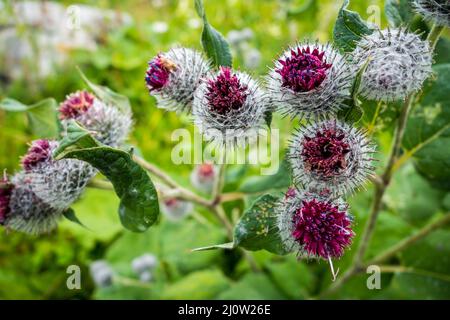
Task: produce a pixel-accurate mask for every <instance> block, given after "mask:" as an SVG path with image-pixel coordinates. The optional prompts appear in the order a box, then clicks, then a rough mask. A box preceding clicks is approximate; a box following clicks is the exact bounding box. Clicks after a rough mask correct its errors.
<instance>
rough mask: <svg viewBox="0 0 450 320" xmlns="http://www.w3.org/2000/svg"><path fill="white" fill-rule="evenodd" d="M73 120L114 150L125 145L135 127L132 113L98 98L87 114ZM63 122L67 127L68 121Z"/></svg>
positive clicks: (81, 114) (84, 113)
mask: <svg viewBox="0 0 450 320" xmlns="http://www.w3.org/2000/svg"><path fill="white" fill-rule="evenodd" d="M72 119H74V120H76V121H78V122H79V123H80V124H81V125H82V126H83V127H84V128H86V129H87V130H89V131H90V132H92V135H93V136H94V137H95V138H96V139H97V140H98V141H100V142H101V143H103V144H105V145H107V146H110V147H113V148H117V147H121V146H122V145H123V144H124V143H125V141H126V139H127V137H128V134H129V133H130V131H131V128H132V126H133V120H132V118H131V113H129V112H126V111H122V110H119V109H118V108H116V107H115V106H112V105H108V104H106V103H104V102H103V101H101V100H100V99H98V98H96V97H95V98H94V99H93V103H92V105H91V106H90V107H89V108H88V109H87V110H86V111H85V112H82V113H80V114H79V115H77V116H76V117H73V118H72ZM61 122H62V124H63V126H64V127H65V126H66V123H67V120H66V119H63V120H62V121H61Z"/></svg>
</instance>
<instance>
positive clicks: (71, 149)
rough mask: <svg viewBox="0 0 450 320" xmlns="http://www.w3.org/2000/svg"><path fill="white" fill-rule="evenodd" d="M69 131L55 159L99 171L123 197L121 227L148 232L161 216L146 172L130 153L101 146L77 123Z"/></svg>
mask: <svg viewBox="0 0 450 320" xmlns="http://www.w3.org/2000/svg"><path fill="white" fill-rule="evenodd" d="M68 129H70V130H69V133H68V135H67V136H66V137H65V138H64V139H63V140H62V141H61V145H60V147H59V148H58V149H57V150H55V151H54V157H55V158H56V159H63V158H72V159H78V160H82V161H86V162H88V163H90V164H91V165H92V166H94V167H95V168H96V169H98V170H99V171H100V172H101V173H102V174H103V175H104V176H105V177H106V178H108V179H109V180H110V181H111V183H112V184H113V186H114V190H115V192H116V194H117V196H118V197H119V198H120V205H119V217H120V220H121V222H122V225H123V226H124V227H125V228H127V229H129V230H131V231H134V232H143V231H145V230H147V229H148V228H149V227H150V226H151V225H153V224H154V223H155V221H156V220H157V218H158V215H159V204H158V195H157V193H156V189H155V186H154V185H153V183H152V181H151V180H150V178H149V176H148V175H147V172H146V171H145V170H144V169H142V168H141V167H140V166H139V165H138V164H137V163H135V162H134V161H133V160H132V158H131V155H130V154H129V153H128V152H125V151H122V150H118V149H113V148H110V147H107V146H101V145H100V144H99V142H97V141H96V140H95V139H94V138H92V137H91V136H89V134H88V132H87V131H86V130H85V129H83V128H81V127H80V126H79V125H77V124H76V123H74V122H72V123H70V124H69V128H68Z"/></svg>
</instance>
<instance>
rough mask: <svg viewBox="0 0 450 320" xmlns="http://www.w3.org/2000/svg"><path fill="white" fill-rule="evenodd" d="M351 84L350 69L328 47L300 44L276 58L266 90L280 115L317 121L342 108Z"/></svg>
mask: <svg viewBox="0 0 450 320" xmlns="http://www.w3.org/2000/svg"><path fill="white" fill-rule="evenodd" d="M352 81H353V73H352V69H351V65H349V64H348V63H347V61H346V60H345V59H344V57H343V56H342V55H341V54H340V53H339V52H338V51H337V50H336V49H334V48H333V47H332V46H331V45H330V44H325V45H323V44H320V43H317V42H315V43H311V42H304V43H298V44H297V45H295V46H293V47H290V48H288V49H287V50H286V51H285V52H283V54H282V55H281V56H280V57H278V58H277V60H276V61H275V65H274V67H273V69H272V70H271V71H270V72H269V76H268V78H267V90H268V92H269V95H270V98H271V102H272V106H273V108H277V109H279V110H280V111H281V112H282V113H283V114H284V115H286V116H290V117H291V118H294V117H300V118H308V119H315V120H317V119H322V118H327V117H330V116H333V115H334V114H335V113H336V112H337V111H338V110H340V109H341V108H342V103H343V101H344V100H345V99H346V98H348V96H349V93H350V88H351V85H352Z"/></svg>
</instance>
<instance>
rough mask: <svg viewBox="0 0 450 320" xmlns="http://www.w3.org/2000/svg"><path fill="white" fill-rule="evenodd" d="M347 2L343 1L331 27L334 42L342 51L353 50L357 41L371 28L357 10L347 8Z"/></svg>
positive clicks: (347, 0) (346, 0)
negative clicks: (332, 27)
mask: <svg viewBox="0 0 450 320" xmlns="http://www.w3.org/2000/svg"><path fill="white" fill-rule="evenodd" d="M349 3H350V1H349V0H345V1H344V3H343V5H342V7H341V9H340V10H339V14H338V17H337V20H336V23H335V25H334V29H333V40H334V43H335V44H336V45H337V46H338V48H339V49H341V50H342V51H344V52H351V51H353V50H354V49H355V47H356V42H357V41H359V40H360V39H361V38H362V37H363V36H364V35H368V34H371V33H372V29H370V28H369V26H368V25H367V24H366V22H365V21H364V20H362V19H361V16H360V15H359V14H358V13H357V12H354V11H350V10H348V9H347V7H348V5H349Z"/></svg>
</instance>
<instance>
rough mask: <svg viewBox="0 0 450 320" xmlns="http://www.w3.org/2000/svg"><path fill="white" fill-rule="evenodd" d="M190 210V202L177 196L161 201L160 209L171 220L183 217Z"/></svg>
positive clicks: (191, 208)
mask: <svg viewBox="0 0 450 320" xmlns="http://www.w3.org/2000/svg"><path fill="white" fill-rule="evenodd" d="M192 210H193V205H192V203H190V202H187V201H183V200H179V199H177V198H168V199H164V201H162V203H161V211H162V212H163V213H164V214H165V215H166V217H167V218H168V219H169V220H172V221H179V220H181V219H183V218H184V217H185V216H186V215H188V214H189V213H191V212H192Z"/></svg>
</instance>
